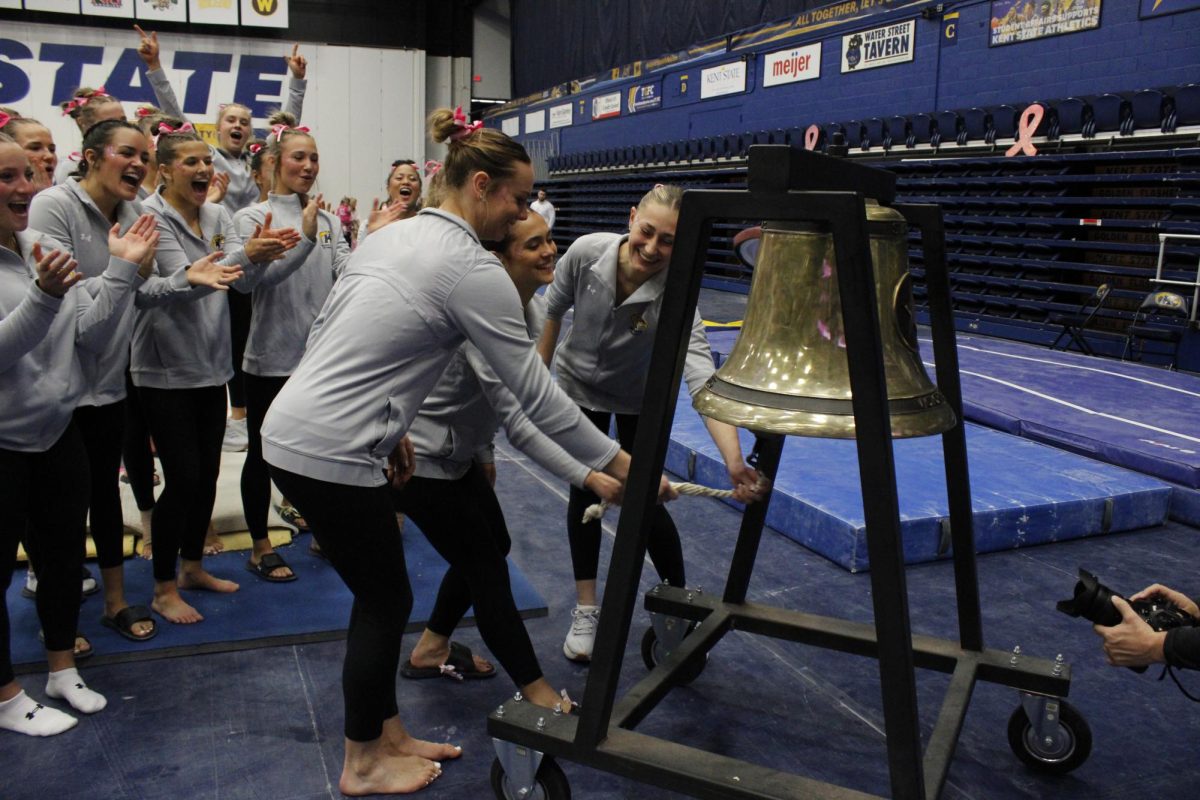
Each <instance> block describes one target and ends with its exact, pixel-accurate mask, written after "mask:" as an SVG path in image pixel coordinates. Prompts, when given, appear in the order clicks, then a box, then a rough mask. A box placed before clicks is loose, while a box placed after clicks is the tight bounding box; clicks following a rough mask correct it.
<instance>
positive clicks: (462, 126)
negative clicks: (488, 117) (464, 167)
mask: <svg viewBox="0 0 1200 800" xmlns="http://www.w3.org/2000/svg"><path fill="white" fill-rule="evenodd" d="M454 124H455V126H457V127H458V130H456V131H455V132H454V133H452V134H450V141H452V142H457V141H458V140H459V139H465V138H467V137H468V136H470V135H471V134H472V133H474V132H475V131H477V130H479V129H480V128H482V127H483V120H477V121H475V122H468V121H467V115H466V114H464V113H463V110H462V106H459V107H458V108H456V109H454Z"/></svg>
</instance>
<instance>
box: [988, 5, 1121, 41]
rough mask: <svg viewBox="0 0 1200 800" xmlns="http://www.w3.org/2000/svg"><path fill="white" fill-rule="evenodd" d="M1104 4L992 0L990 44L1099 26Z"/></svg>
mask: <svg viewBox="0 0 1200 800" xmlns="http://www.w3.org/2000/svg"><path fill="white" fill-rule="evenodd" d="M1101 5H1102V0H1087V2H1076V3H1071V4H1069V6H1068V7H1066V8H1063V7H1062V4H1059V3H1030V2H1029V1H1028V0H992V10H991V28H992V32H991V38H989V39H988V46H989V47H998V46H1000V45H1006V44H1017V43H1019V42H1028V41H1032V40H1034V39H1044V38H1046V37H1047V36H1059V35H1060V34H1064V33H1079V32H1080V31H1086V30H1091V29H1092V28H1098V27H1100V6H1101Z"/></svg>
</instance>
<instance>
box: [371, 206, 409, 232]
mask: <svg viewBox="0 0 1200 800" xmlns="http://www.w3.org/2000/svg"><path fill="white" fill-rule="evenodd" d="M406 216H408V203H401V202H395V203H388V204H387V205H386V206H380V205H379V198H378V197H376V198H375V199H374V200H373V201H371V213H370V215H368V216H367V233H374V232H375V231H377V230H379V229H380V228H382V227H384V226H386V225H390V224H392V223H393V222H396V221H397V220H401V219H404V218H405V217H406Z"/></svg>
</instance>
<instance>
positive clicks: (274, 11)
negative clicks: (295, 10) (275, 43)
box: [242, 0, 288, 28]
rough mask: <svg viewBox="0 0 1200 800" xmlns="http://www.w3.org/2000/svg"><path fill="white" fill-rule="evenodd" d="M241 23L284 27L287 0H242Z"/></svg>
mask: <svg viewBox="0 0 1200 800" xmlns="http://www.w3.org/2000/svg"><path fill="white" fill-rule="evenodd" d="M242 24H243V25H252V26H254V27H256V28H286V27H287V26H288V0H242Z"/></svg>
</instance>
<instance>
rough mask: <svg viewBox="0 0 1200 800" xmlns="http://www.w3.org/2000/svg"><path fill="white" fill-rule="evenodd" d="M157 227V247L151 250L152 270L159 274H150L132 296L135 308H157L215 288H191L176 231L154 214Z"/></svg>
mask: <svg viewBox="0 0 1200 800" xmlns="http://www.w3.org/2000/svg"><path fill="white" fill-rule="evenodd" d="M155 219H156V220H157V225H156V227H157V228H158V249H157V250H156V251H155V253H154V260H155V261H156V262H157V264H156V266H155V269H157V270H158V271H159V272H161V273H162V275H159V276H152V277H151V279H150V280H149V281H146V283H144V284H143V285H142V286H141V287H140V288H139V289H138V293H137V296H136V297H135V298H134V304H135V305H136V306H137V307H138V308H156V307H159V306H165V305H170V304H171V303H176V302H179V301H180V300H188V301H192V300H199V299H200V298H201V297H204V296H205V295H207V294H211V293H212V292H214V291H216V290H215V289H210V288H208V287H207V286H197V287H193V286H192V285H191V284H189V283H188V279H187V268H188V267H190V266H191V265H192V262H191V260H190V259H189V258H188V256H187V253H185V252H184V250H183V245H182V244H180V243H179V239H178V237H176V235H175V231H174V230H173V229H172V228H171V226H170V225H169V224H167V223H166V222H165V221H164V220H163V219H161V218H159V217H155Z"/></svg>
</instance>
